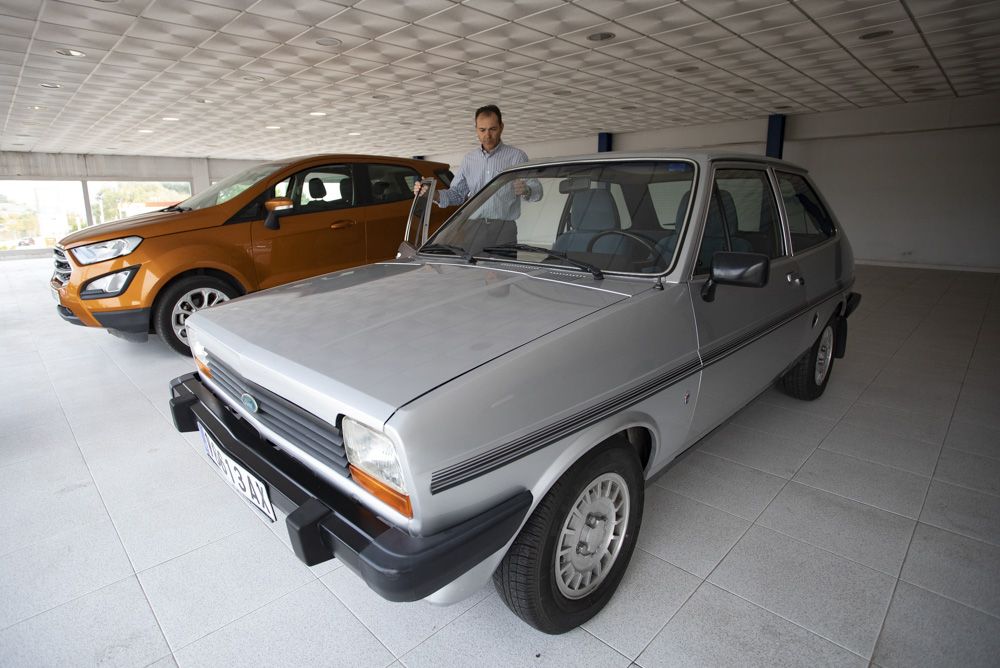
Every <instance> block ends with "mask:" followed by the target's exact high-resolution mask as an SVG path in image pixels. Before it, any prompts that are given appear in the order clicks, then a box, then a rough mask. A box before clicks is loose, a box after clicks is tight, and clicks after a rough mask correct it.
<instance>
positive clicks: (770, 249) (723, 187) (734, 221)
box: [695, 169, 782, 274]
mask: <svg viewBox="0 0 1000 668" xmlns="http://www.w3.org/2000/svg"><path fill="white" fill-rule="evenodd" d="M719 251H736V252H743V253H762V254H764V255H767V256H768V257H769V258H776V257H779V256H781V255H782V244H781V224H780V221H779V220H778V207H777V204H776V202H775V201H774V194H773V191H772V190H771V184H770V182H769V181H768V179H767V173H766V172H764V171H761V170H757V169H720V170H718V171H717V172H716V173H715V183H714V184H713V186H712V195H711V199H710V200H709V207H708V218H707V219H706V221H705V233H704V235H703V236H702V241H701V248H700V249H699V251H698V261H697V263H696V265H695V273H699V274H700V273H707V272H708V271H709V269H710V268H711V266H712V257H713V256H714V255H715V253H717V252H719Z"/></svg>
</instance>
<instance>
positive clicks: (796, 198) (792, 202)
mask: <svg viewBox="0 0 1000 668" xmlns="http://www.w3.org/2000/svg"><path fill="white" fill-rule="evenodd" d="M778 185H779V186H780V188H781V199H782V200H783V201H784V203H785V215H786V216H787V217H788V229H789V232H791V236H792V250H794V251H795V252H799V251H802V250H805V249H806V248H809V247H810V246H815V245H816V244H821V243H823V242H824V241H826V240H827V239H829V238H830V237H832V236H833V235H834V234H835V233H836V231H835V229H834V226H833V219H832V218H830V214H829V213H827V211H826V209H825V208H824V207H823V203H822V202H820V200H819V196H818V195H817V194H816V191H815V190H813V189H812V187H811V186H810V185H809V183H808V182H807V181H806V180H805V179H804V178H802V177H801V176H799V175H798V174H785V173H782V172H778Z"/></svg>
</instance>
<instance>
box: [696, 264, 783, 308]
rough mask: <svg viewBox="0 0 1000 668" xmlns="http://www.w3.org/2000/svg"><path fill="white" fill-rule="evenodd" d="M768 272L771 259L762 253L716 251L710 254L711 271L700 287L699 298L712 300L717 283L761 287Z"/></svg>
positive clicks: (765, 280) (764, 283)
mask: <svg viewBox="0 0 1000 668" xmlns="http://www.w3.org/2000/svg"><path fill="white" fill-rule="evenodd" d="M770 274H771V260H770V259H769V258H768V257H767V256H766V255H764V254H763V253H730V252H725V251H721V252H718V253H716V254H715V255H713V256H712V273H711V274H710V275H709V278H708V280H707V281H705V285H703V286H702V288H701V298H702V299H704V300H705V301H707V302H710V301H714V300H715V288H716V287H717V286H719V285H735V286H739V287H744V288H762V287H764V286H765V285H767V279H768V277H769V276H770Z"/></svg>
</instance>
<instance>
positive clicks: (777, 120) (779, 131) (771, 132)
mask: <svg viewBox="0 0 1000 668" xmlns="http://www.w3.org/2000/svg"><path fill="white" fill-rule="evenodd" d="M784 149H785V115H784V114H771V115H770V116H768V117H767V157H769V158H780V157H781V154H782V152H783V151H784Z"/></svg>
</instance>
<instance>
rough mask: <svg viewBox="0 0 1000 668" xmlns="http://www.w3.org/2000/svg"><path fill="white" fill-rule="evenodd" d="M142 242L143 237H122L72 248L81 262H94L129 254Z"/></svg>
mask: <svg viewBox="0 0 1000 668" xmlns="http://www.w3.org/2000/svg"><path fill="white" fill-rule="evenodd" d="M141 243H142V237H122V238H121V239H111V240H109V241H98V242H97V243H96V244H87V245H86V246H77V247H76V248H72V249H70V252H72V253H73V257H75V258H76V261H77V262H79V263H80V264H94V263H95V262H103V261H104V260H112V259H114V258H116V257H122V256H123V255H128V254H129V253H131V252H132V251H134V250H135V249H136V248H138V246H139V244H141Z"/></svg>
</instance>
